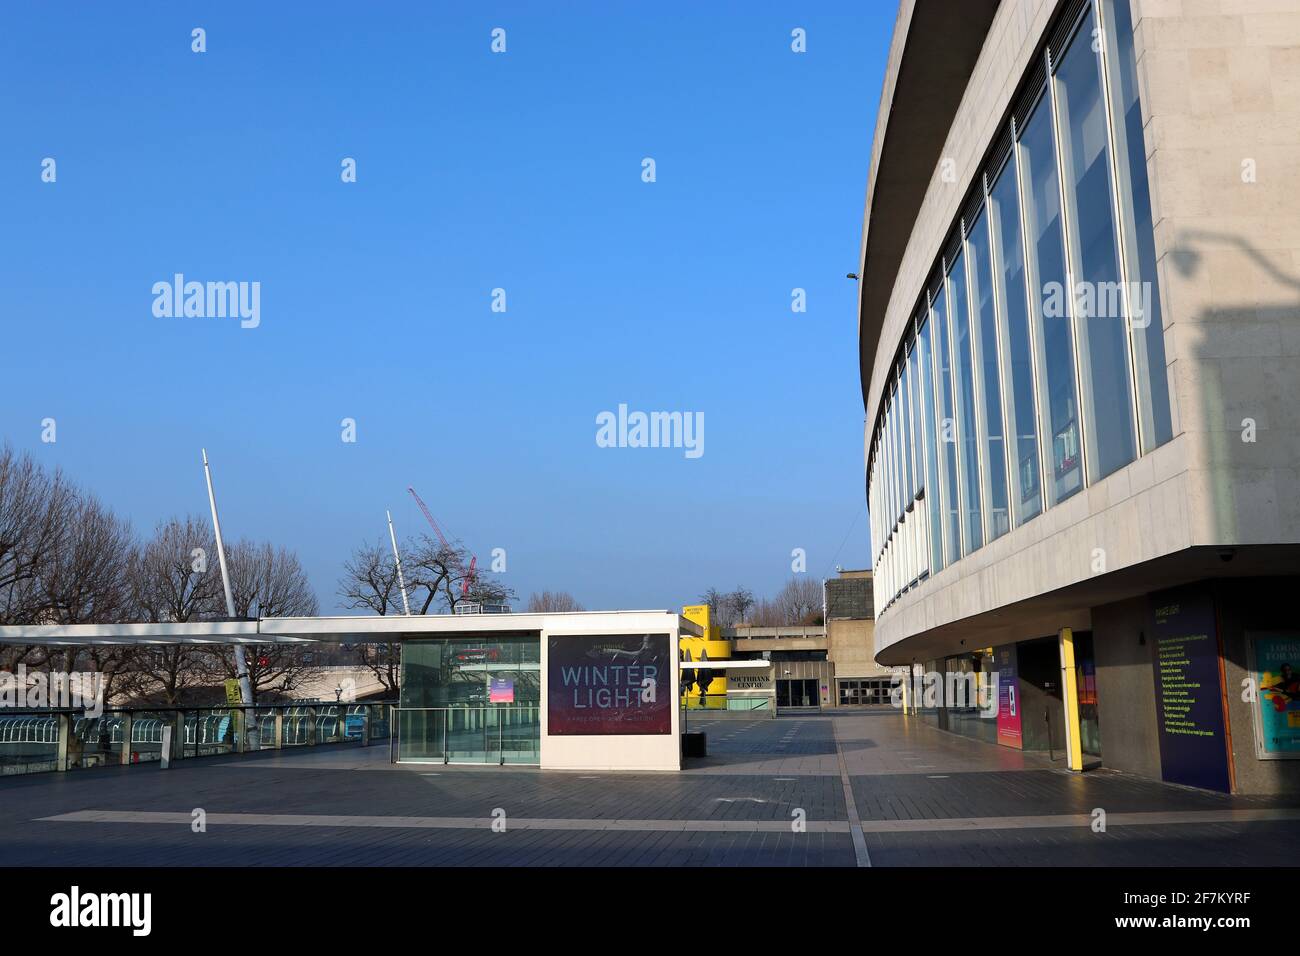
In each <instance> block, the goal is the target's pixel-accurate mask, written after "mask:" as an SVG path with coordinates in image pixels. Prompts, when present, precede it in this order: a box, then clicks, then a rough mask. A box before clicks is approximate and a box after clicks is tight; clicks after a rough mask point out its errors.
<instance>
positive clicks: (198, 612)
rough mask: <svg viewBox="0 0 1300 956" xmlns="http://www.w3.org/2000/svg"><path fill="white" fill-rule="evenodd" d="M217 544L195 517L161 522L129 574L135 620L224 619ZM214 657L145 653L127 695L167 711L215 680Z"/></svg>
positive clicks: (186, 650) (168, 649)
mask: <svg viewBox="0 0 1300 956" xmlns="http://www.w3.org/2000/svg"><path fill="white" fill-rule="evenodd" d="M216 554H217V553H216V544H215V541H214V539H213V537H212V533H211V531H210V530H209V529H208V527H207V525H206V524H205V523H204V522H202V521H200V520H198V519H196V518H193V517H187V518H186V519H185V520H183V521H182V520H180V519H178V518H172V519H171V520H169V521H164V522H160V523H159V524H158V526H157V528H155V529H154V534H153V537H152V538H150V539H149V540H148V541H146V542H145V543H144V545H143V546H142V547H141V548H140V549H139V551H138V552H137V553H136V555H135V558H134V560H133V562H132V565H131V569H130V582H131V596H132V604H133V606H134V608H135V615H134V616H135V617H136V618H137V619H138V620H143V621H147V622H151V623H161V622H173V621H175V622H182V621H199V620H204V619H211V618H213V617H224V616H225V610H226V609H225V604H224V598H223V597H222V587H221V572H220V571H219V570H218V568H217V560H216ZM211 670H212V662H211V659H210V654H209V653H208V652H206V651H204V650H203V649H202V648H201V647H199V646H196V645H191V644H173V645H167V646H159V647H150V648H144V649H142V650H141V653H140V654H139V655H138V656H137V660H136V661H135V667H134V668H133V669H132V670H131V672H130V673H124V674H122V680H121V684H122V687H123V690H124V692H125V693H129V694H131V695H132V696H135V697H137V698H139V699H142V700H148V701H158V702H160V703H163V704H167V705H173V706H174V705H176V704H179V703H181V702H182V700H181V698H182V697H183V696H184V695H185V693H186V692H187V691H190V690H192V689H194V688H197V687H199V686H202V685H204V684H205V683H208V682H209V681H210V680H211Z"/></svg>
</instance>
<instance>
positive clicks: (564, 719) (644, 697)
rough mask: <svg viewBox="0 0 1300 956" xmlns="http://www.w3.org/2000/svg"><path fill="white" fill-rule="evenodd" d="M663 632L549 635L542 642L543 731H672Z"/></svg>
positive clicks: (667, 650) (668, 647)
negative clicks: (544, 656)
mask: <svg viewBox="0 0 1300 956" xmlns="http://www.w3.org/2000/svg"><path fill="white" fill-rule="evenodd" d="M671 649H672V645H671V643H670V641H669V637H668V635H667V634H628V635H615V636H609V635H582V636H575V637H559V636H552V637H550V638H549V639H548V642H547V682H548V686H547V706H546V722H547V723H546V726H547V733H548V734H550V735H552V736H557V735H577V734H586V735H607V734H670V733H672V729H673V728H672V706H673V687H672V667H673V656H672V653H671Z"/></svg>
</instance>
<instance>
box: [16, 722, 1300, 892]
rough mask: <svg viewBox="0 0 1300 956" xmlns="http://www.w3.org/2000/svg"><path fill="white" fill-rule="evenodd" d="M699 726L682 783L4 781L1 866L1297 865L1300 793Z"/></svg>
mask: <svg viewBox="0 0 1300 956" xmlns="http://www.w3.org/2000/svg"><path fill="white" fill-rule="evenodd" d="M691 729H703V730H707V732H708V734H709V750H710V754H711V756H710V757H709V758H708V759H706V760H702V761H693V762H692V763H691V767H690V769H688V770H686V771H685V772H683V773H681V774H641V773H595V774H593V773H578V772H560V771H547V772H545V773H543V772H542V771H539V770H536V769H531V768H509V767H507V768H500V767H443V766H440V765H432V766H402V767H394V766H391V765H390V764H388V762H387V759H388V748H387V747H371V748H367V749H362V748H360V747H344V748H334V749H329V750H316V751H311V752H290V753H283V754H271V753H265V754H255V755H251V756H247V757H242V758H208V759H197V760H189V761H182V762H179V763H177V764H174V765H173V767H172V769H171V770H167V771H163V770H161V769H160V768H158V767H156V766H135V767H112V768H106V769H103V770H89V771H84V772H75V771H74V772H69V773H65V774H42V775H37V776H29V777H15V778H5V779H3V780H0V865H4V866H20V865H38V866H39V865H51V864H52V865H65V866H108V865H118V866H125V865H148V866H188V865H216V866H257V865H266V866H271V865H290V866H299V865H310V866H330V865H361V866H448V865H524V866H528V865H532V866H538V865H595V866H618V865H635V866H717V865H723V866H731V865H782V866H786V865H789V866H868V865H869V866H910V865H956V866H989V865H993V866H1014V865H1030V864H1037V865H1047V866H1053V865H1085V866H1088V865H1091V866H1124V865H1137V866H1144V865H1180V864H1181V865H1188V866H1206V865H1210V866H1238V865H1256V866H1258V865H1279V866H1280V865H1291V864H1293V863H1294V848H1295V847H1296V846H1300V797H1290V798H1284V799H1279V798H1272V799H1266V798H1242V797H1236V798H1233V797H1226V796H1222V795H1218V794H1212V793H1206V792H1202V791H1197V790H1191V789H1187V788H1182V787H1175V786H1170V785H1166V784H1160V783H1153V782H1150V781H1144V780H1139V779H1135V778H1132V777H1129V776H1126V775H1123V774H1119V773H1114V772H1111V771H1105V770H1097V771H1092V772H1090V773H1088V774H1085V775H1083V776H1079V775H1075V774H1070V773H1068V772H1066V771H1064V770H1062V769H1060V767H1059V765H1053V764H1052V763H1051V762H1050V761H1049V760H1048V759H1047V758H1046V756H1045V755H1036V754H1029V755H1021V754H1018V753H1016V752H1014V751H1010V750H1006V749H1003V748H999V747H996V746H993V745H990V744H983V743H979V742H976V741H971V740H967V739H965V738H960V737H956V736H953V735H950V734H947V733H944V732H942V731H939V730H936V729H934V728H932V727H930V726H928V725H926V724H924V723H921V722H920V721H919V720H917V719H916V718H904V717H903V716H901V715H900V714H898V713H896V712H893V711H880V712H854V713H847V712H842V713H841V714H836V715H834V716H831V715H830V714H827V715H809V716H799V717H789V718H781V719H777V720H758V721H753V722H747V721H742V720H713V721H706V720H702V719H696V718H692V720H691ZM1098 807H1100V808H1103V809H1104V810H1105V811H1106V813H1107V828H1106V832H1105V833H1096V832H1093V830H1092V829H1091V827H1090V826H1089V824H1090V822H1091V819H1092V818H1091V813H1092V811H1093V809H1094V808H1098ZM195 808H202V809H203V810H205V811H206V814H207V832H205V833H194V832H192V830H191V814H192V811H193V810H194V809H195ZM498 808H499V809H500V810H503V811H504V812H505V823H506V831H505V832H504V833H499V832H493V831H492V829H491V822H492V819H493V811H494V810H497V809H498ZM796 810H802V811H803V812H804V814H805V815H806V821H807V829H806V832H802V833H795V832H793V831H792V828H791V823H792V820H793V819H794V817H793V816H792V814H793V813H794V811H796Z"/></svg>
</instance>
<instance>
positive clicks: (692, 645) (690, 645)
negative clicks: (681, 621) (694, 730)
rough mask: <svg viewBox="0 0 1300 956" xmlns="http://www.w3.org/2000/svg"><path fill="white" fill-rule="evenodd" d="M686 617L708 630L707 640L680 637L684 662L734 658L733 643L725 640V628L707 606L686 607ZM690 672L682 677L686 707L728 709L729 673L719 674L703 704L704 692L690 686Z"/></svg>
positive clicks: (705, 633)
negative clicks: (723, 631)
mask: <svg viewBox="0 0 1300 956" xmlns="http://www.w3.org/2000/svg"><path fill="white" fill-rule="evenodd" d="M682 617H684V618H686V619H687V620H688V621H691V622H692V623H694V624H698V625H699V626H700V628H701V629H702V630H703V631H704V636H703V637H688V636H686V635H682V637H681V638H680V641H681V649H682V660H691V661H706V660H708V661H726V660H730V659H731V641H729V640H725V639H724V638H723V637H722V628H720V627H718V625H717V624H715V623H714V622H713V616H712V614H711V613H710V608H709V606H708V605H707V604H691V605H688V606H686V607H684V608H682ZM688 675H689V672H684V673H683V674H682V690H683V697H684V698H685V701H686V706H687V707H691V708H696V707H703V708H705V709H717V710H726V708H727V678H726V676H725V672H717V676H715V677H714V678H713V679H712V680H711V681H709V684H708V686H707V687H706V688H704V691H703V692H704V699H703V702H701V699H700V693H701V689H700V688H699V687H698V686H696V685H694V684H692V685H691V686H690V687H687V686H686V681H687V679H688Z"/></svg>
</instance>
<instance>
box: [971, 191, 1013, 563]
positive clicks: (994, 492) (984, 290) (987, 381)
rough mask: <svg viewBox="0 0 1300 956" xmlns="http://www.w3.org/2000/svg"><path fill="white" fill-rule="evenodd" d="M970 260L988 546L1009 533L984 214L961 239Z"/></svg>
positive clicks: (977, 408)
mask: <svg viewBox="0 0 1300 956" xmlns="http://www.w3.org/2000/svg"><path fill="white" fill-rule="evenodd" d="M966 254H967V255H969V256H970V281H971V288H970V300H971V322H972V323H973V324H974V328H973V329H972V332H971V334H972V337H973V338H974V340H975V341H976V342H978V343H979V371H980V375H979V383H978V384H979V392H978V394H977V396H976V397H977V401H976V409H975V414H976V415H977V416H978V417H979V420H980V421H981V422H982V423H983V425H984V429H983V431H984V475H983V488H982V492H983V494H982V498H983V502H984V512H985V514H986V516H987V519H988V522H987V523H988V538H989V540H990V541H992V540H993V539H994V538H996V537H998V536H999V535H1002V534H1005V533H1006V532H1007V531H1008V530H1010V528H1011V517H1010V513H1009V511H1008V508H1007V458H1006V447H1005V445H1004V442H1003V431H1002V383H1001V377H1000V375H999V374H998V338H997V321H996V316H995V314H994V310H993V266H992V260H991V258H990V255H991V249H990V247H989V224H988V218H987V217H986V216H985V214H984V210H980V212H979V214H978V215H977V216H976V217H975V224H974V225H973V226H972V227H971V229H970V235H969V236H968V237H967V240H966Z"/></svg>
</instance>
